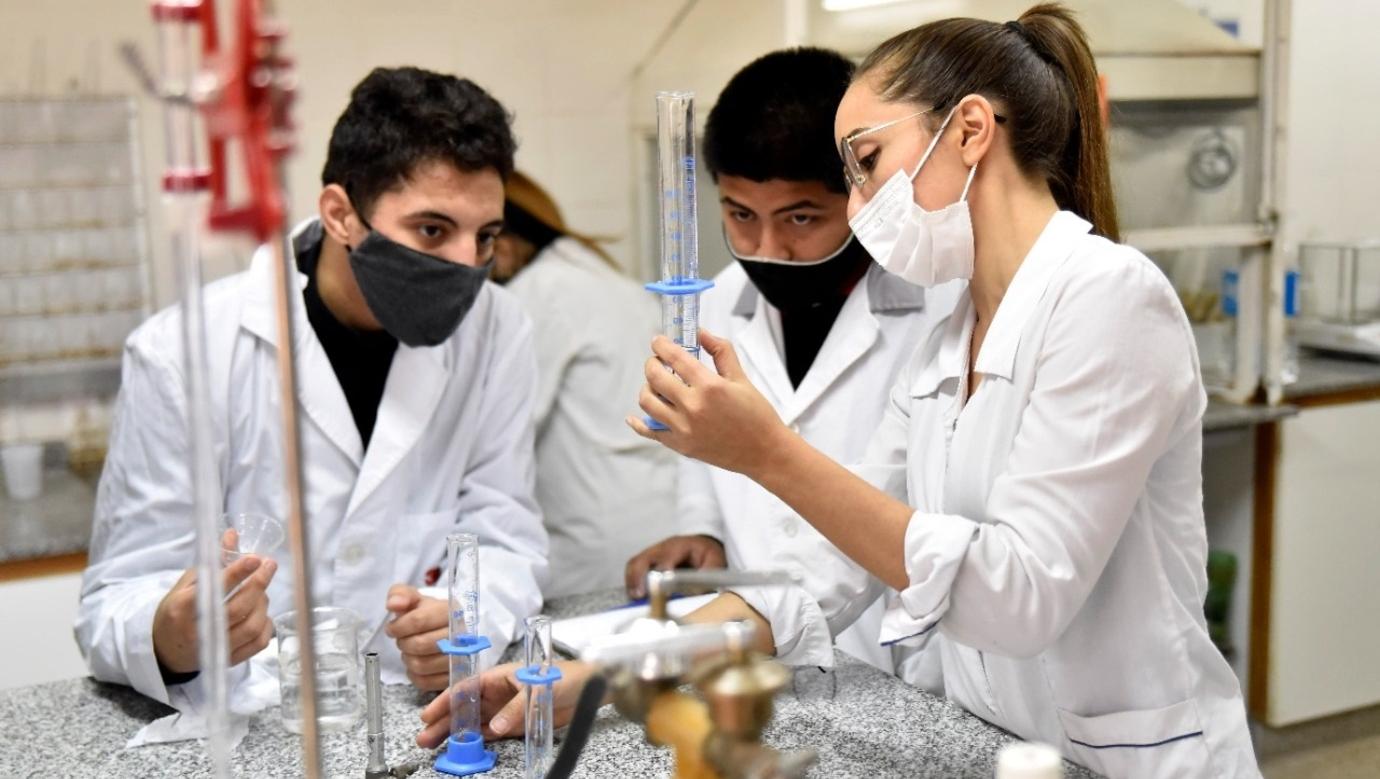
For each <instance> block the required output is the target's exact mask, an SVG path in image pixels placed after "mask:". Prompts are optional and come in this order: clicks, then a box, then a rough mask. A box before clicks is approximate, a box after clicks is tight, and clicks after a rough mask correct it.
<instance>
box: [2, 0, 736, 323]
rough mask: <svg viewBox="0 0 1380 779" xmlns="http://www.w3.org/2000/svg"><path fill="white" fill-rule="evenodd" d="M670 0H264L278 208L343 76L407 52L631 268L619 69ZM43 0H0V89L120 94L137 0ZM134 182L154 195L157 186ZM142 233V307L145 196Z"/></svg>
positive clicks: (217, 260) (330, 118)
mask: <svg viewBox="0 0 1380 779" xmlns="http://www.w3.org/2000/svg"><path fill="white" fill-rule="evenodd" d="M682 2H683V0H396V1H395V2H390V3H380V2H377V0H292V2H284V3H280V4H279V7H280V9H281V11H282V13H283V19H284V21H285V22H286V23H287V24H288V25H289V29H290V35H291V37H290V39H289V48H290V51H291V52H292V54H293V55H294V56H295V57H296V59H297V61H298V63H299V67H300V76H301V82H302V88H301V94H300V99H299V102H298V104H297V106H296V112H295V115H296V118H297V120H298V122H299V125H300V130H299V149H298V151H297V153H296V155H295V156H294V157H293V158H292V159H291V160H290V162H289V165H288V181H289V186H290V191H291V207H292V215H293V217H294V218H302V217H304V216H308V215H311V214H313V213H315V211H316V197H317V194H318V192H319V190H320V185H319V175H320V171H321V164H322V162H323V161H324V157H325V148H326V142H327V139H328V137H329V134H330V130H331V127H332V125H333V124H334V122H335V119H336V117H337V116H338V115H339V113H340V111H341V110H342V109H343V108H344V106H345V103H346V101H347V100H348V97H349V91H350V88H351V87H352V86H354V84H355V83H356V82H358V81H359V79H360V78H362V77H363V76H364V75H365V74H366V73H368V71H369V70H370V69H371V68H372V67H375V66H378V65H403V64H413V65H419V66H422V67H427V68H432V69H436V70H443V71H449V72H453V73H457V74H460V75H463V76H466V77H469V78H471V79H473V80H474V81H476V82H477V83H479V84H480V85H481V86H483V87H485V88H486V89H487V90H489V91H490V92H491V93H493V94H494V95H495V96H496V97H497V98H498V99H499V100H500V101H501V102H502V103H503V104H504V105H505V106H507V108H508V109H509V110H510V111H512V113H513V114H514V117H515V131H516V133H517V136H518V138H519V142H520V144H521V146H520V149H519V152H518V164H519V166H521V167H522V168H523V169H525V170H527V171H528V172H530V173H531V174H533V175H534V176H535V177H536V178H537V179H538V180H539V181H540V182H542V183H543V184H544V185H545V186H547V187H548V188H549V189H550V190H551V191H552V193H553V194H554V195H555V196H556V199H557V201H558V202H559V203H560V205H561V207H562V208H563V209H564V211H565V212H566V217H567V220H568V221H569V222H570V223H571V224H572V226H574V227H575V228H576V229H579V230H582V231H585V232H591V233H599V234H607V235H612V236H617V237H620V238H622V240H620V241H619V242H617V243H615V244H613V245H612V246H611V250H612V252H613V254H614V255H615V256H616V257H617V258H618V259H619V260H620V261H622V262H623V263H624V264H627V265H632V264H633V262H632V261H633V252H634V249H633V248H632V244H633V241H632V233H633V228H632V224H631V220H632V194H631V189H630V185H631V177H632V173H631V159H632V156H631V152H630V137H631V136H630V130H629V126H630V121H629V105H630V103H629V100H630V99H631V97H632V94H631V93H632V89H633V83H634V78H633V69H634V67H635V66H636V65H637V63H638V62H639V61H641V60H643V59H644V58H645V57H646V55H647V53H648V52H649V50H650V49H651V47H652V45H653V42H654V41H655V39H656V38H657V37H658V36H659V35H660V33H661V32H662V31H663V30H664V29H665V28H666V26H667V25H668V23H669V22H670V21H671V20H672V18H673V17H674V16H675V13H676V11H677V10H678V9H679V8H680V7H681V6H682ZM45 5H46V4H42V3H21V2H19V1H18V0H0V18H3V23H0V94H23V93H26V92H28V91H30V90H31V89H37V90H40V91H44V92H48V93H52V92H64V91H68V90H69V89H72V90H96V91H101V92H118V93H131V92H134V91H135V84H134V81H133V79H132V78H131V77H130V76H129V74H128V73H127V72H126V69H125V67H124V65H123V63H122V62H121V61H120V60H119V59H118V57H117V53H116V50H117V46H118V44H119V43H120V42H123V41H127V40H128V41H133V42H135V43H137V44H138V45H139V46H140V47H141V48H142V49H143V51H144V52H145V54H146V55H147V57H148V59H149V60H150V61H152V55H153V53H154V48H153V24H152V22H151V21H150V19H149V16H148V11H147V5H146V4H145V3H144V2H142V1H141V0H64V2H63V13H61V14H54V13H51V12H50V11H49V10H45ZM222 5H227V6H228V5H229V4H228V3H222ZM748 5H749V7H750V6H753V5H756V3H752V4H748ZM742 34H743V33H742V31H741V30H739V31H738V33H737V35H738V36H741V35H742ZM648 99H649V100H650V97H649V98H648ZM141 104H142V110H143V122H142V127H143V136H144V148H145V152H146V154H145V157H146V166H145V167H146V169H145V177H146V180H148V181H155V180H156V178H155V176H156V175H157V174H158V173H159V170H160V166H159V161H158V160H159V157H160V155H161V153H162V148H163V147H162V135H161V129H160V127H159V125H158V118H159V117H158V112H157V108H156V106H155V105H154V104H153V103H152V102H151V101H148V100H142V101H141ZM149 194H150V196H152V198H153V200H152V202H154V203H155V204H156V202H157V201H156V196H157V192H156V191H154V190H153V189H152V188H150V191H149ZM152 230H153V238H154V241H153V248H154V251H155V258H154V259H155V272H154V287H155V289H154V294H155V303H156V304H158V305H163V304H167V303H169V302H171V301H172V299H173V297H174V295H175V288H174V275H173V270H172V267H171V263H170V261H169V258H168V257H167V251H166V249H165V248H164V246H163V243H164V242H163V241H162V240H161V239H160V238H159V236H160V235H162V230H163V225H162V218H161V214H159V213H157V209H156V208H155V209H154V213H153V214H152ZM247 253H248V247H243V246H238V247H233V251H229V250H222V251H220V252H218V253H217V254H216V255H215V256H214V257H212V258H211V260H210V261H209V263H208V264H209V272H210V275H219V274H221V273H225V272H230V271H233V270H235V269H236V268H238V267H240V266H242V265H243V264H244V263H246V262H247V261H248V256H247Z"/></svg>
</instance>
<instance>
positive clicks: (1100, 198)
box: [1017, 3, 1121, 241]
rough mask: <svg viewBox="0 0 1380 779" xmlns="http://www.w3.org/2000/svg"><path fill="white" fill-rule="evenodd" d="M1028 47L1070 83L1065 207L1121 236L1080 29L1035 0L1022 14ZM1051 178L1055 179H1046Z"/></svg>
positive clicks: (1065, 14)
mask: <svg viewBox="0 0 1380 779" xmlns="http://www.w3.org/2000/svg"><path fill="white" fill-rule="evenodd" d="M1017 24H1019V25H1020V26H1021V27H1023V28H1024V30H1025V33H1026V34H1027V36H1028V37H1029V40H1030V43H1031V46H1033V47H1034V48H1035V51H1036V53H1037V54H1039V55H1040V57H1041V58H1042V59H1045V60H1047V61H1051V62H1053V63H1054V64H1055V65H1056V66H1057V67H1058V68H1059V70H1060V71H1062V72H1063V74H1064V76H1065V77H1066V78H1067V79H1068V81H1069V85H1070V86H1072V87H1073V107H1074V120H1075V121H1074V129H1073V132H1071V133H1069V138H1068V141H1067V142H1066V144H1065V146H1064V153H1063V155H1062V161H1063V165H1062V166H1061V167H1062V170H1063V172H1064V174H1065V175H1064V176H1062V177H1061V178H1062V179H1063V181H1060V182H1059V184H1060V186H1062V187H1065V188H1066V190H1067V191H1066V192H1064V193H1063V195H1064V196H1063V198H1056V199H1061V200H1063V201H1065V202H1067V203H1068V204H1069V206H1068V208H1069V210H1071V211H1073V212H1075V213H1077V214H1078V215H1079V216H1081V217H1083V218H1084V219H1086V220H1088V221H1089V222H1091V223H1092V225H1093V229H1094V230H1096V231H1097V233H1098V234H1099V235H1103V236H1106V237H1107V238H1110V239H1112V240H1113V241H1118V240H1120V239H1121V236H1120V229H1119V228H1118V226H1117V216H1116V199H1115V198H1114V197H1113V195H1112V173H1111V166H1110V164H1109V163H1108V159H1107V158H1108V154H1107V128H1106V127H1104V126H1103V125H1102V106H1101V104H1100V101H1099V99H1098V88H1097V64H1096V62H1095V61H1094V60H1093V53H1092V49H1091V48H1090V47H1089V46H1088V39H1087V37H1086V36H1085V35H1084V33H1083V28H1082V27H1081V26H1079V24H1078V22H1077V21H1076V20H1075V19H1074V18H1073V14H1072V13H1070V12H1069V11H1068V10H1067V9H1065V8H1064V7H1063V6H1060V5H1057V4H1054V3H1045V4H1042V5H1037V6H1035V7H1034V8H1031V9H1030V10H1028V11H1026V12H1025V13H1023V14H1021V18H1020V21H1019V22H1017ZM1051 183H1054V182H1051Z"/></svg>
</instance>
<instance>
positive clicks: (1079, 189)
mask: <svg viewBox="0 0 1380 779" xmlns="http://www.w3.org/2000/svg"><path fill="white" fill-rule="evenodd" d="M864 76H869V77H872V78H874V79H876V80H877V82H878V83H879V84H880V85H881V94H882V97H883V98H884V99H887V100H904V101H908V102H913V103H917V104H920V105H928V106H930V107H931V108H933V109H935V112H936V113H940V114H942V113H944V112H945V111H947V109H949V108H950V107H952V106H953V105H956V104H957V103H958V101H959V100H962V99H963V98H964V97H965V96H967V95H970V94H980V95H983V96H985V97H987V98H988V99H989V100H993V101H997V102H1000V103H1001V104H1002V105H1003V113H1004V115H1005V116H1006V117H1007V120H1008V121H1007V125H1006V126H1007V128H1008V130H1009V133H1010V137H1011V152H1012V155H1013V156H1014V157H1015V160H1016V164H1017V165H1018V166H1020V168H1021V170H1023V171H1025V172H1027V173H1033V174H1037V175H1039V176H1041V177H1043V178H1044V180H1045V181H1046V182H1047V183H1048V185H1049V188H1050V192H1051V194H1053V196H1054V200H1055V202H1056V203H1057V204H1058V205H1059V207H1060V208H1063V209H1067V210H1069V211H1072V212H1074V213H1075V214H1078V215H1079V216H1080V217H1082V218H1084V219H1086V220H1087V221H1088V222H1090V223H1092V226H1093V231H1094V232H1095V233H1097V234H1098V235H1102V236H1105V237H1107V238H1110V239H1111V240H1113V241H1117V240H1120V235H1121V233H1120V229H1119V228H1118V226H1117V216H1116V202H1115V199H1114V198H1113V194H1112V180H1111V171H1110V165H1109V163H1108V160H1107V135H1106V128H1105V127H1104V126H1103V123H1102V112H1101V107H1100V105H1099V101H1098V78H1097V66H1096V64H1095V63H1094V60H1093V55H1092V49H1091V47H1089V46H1088V40H1087V36H1086V35H1085V34H1084V33H1083V28H1082V27H1081V26H1080V25H1079V24H1078V22H1077V20H1076V19H1075V18H1074V16H1073V14H1072V13H1071V12H1070V11H1069V10H1068V9H1066V8H1064V7H1063V6H1062V5H1059V4H1058V3H1044V4H1041V5H1037V6H1035V7H1034V8H1031V9H1030V10H1028V11H1026V12H1025V13H1023V14H1021V17H1020V20H1019V21H1015V22H1007V23H1005V24H999V23H997V22H989V21H983V20H980V19H944V20H941V21H938V22H932V23H930V24H926V25H922V26H920V27H916V28H915V29H913V30H909V31H907V32H904V33H901V34H900V35H897V36H895V37H893V38H891V39H890V40H888V41H886V42H885V43H883V44H882V45H881V46H878V47H877V48H876V50H874V51H873V52H872V53H871V54H869V55H868V56H867V58H866V59H865V60H863V63H862V65H860V66H859V67H858V70H857V73H856V74H855V75H854V80H855V81H856V80H860V79H862V78H863V77H864Z"/></svg>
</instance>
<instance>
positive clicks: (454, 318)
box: [345, 225, 492, 346]
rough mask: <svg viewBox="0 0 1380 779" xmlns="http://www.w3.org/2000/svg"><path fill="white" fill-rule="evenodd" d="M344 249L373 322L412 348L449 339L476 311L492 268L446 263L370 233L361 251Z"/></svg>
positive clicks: (371, 231)
mask: <svg viewBox="0 0 1380 779" xmlns="http://www.w3.org/2000/svg"><path fill="white" fill-rule="evenodd" d="M366 226H367V225H366ZM345 248H346V249H348V250H349V252H350V269H351V270H353V271H354V273H355V281H356V282H357V283H358V284H359V290H360V292H362V293H363V294H364V302H365V303H368V304H369V310H370V311H371V312H373V314H374V318H375V319H377V320H379V324H380V325H383V329H384V330H386V331H387V332H388V333H389V334H390V335H392V336H393V337H394V338H396V339H398V340H399V341H402V342H403V343H405V344H407V345H408V346H436V345H437V344H439V343H442V342H443V341H445V340H446V339H447V338H450V336H451V334H453V333H454V332H455V330H456V328H458V327H460V322H461V320H463V319H464V318H465V315H466V314H468V313H469V311H470V308H471V307H473V306H474V301H475V299H476V298H477V297H479V290H480V289H481V288H483V286H484V280H485V279H487V278H488V277H489V265H491V264H492V263H485V264H483V265H480V266H471V265H461V264H460V263H456V262H447V261H445V260H442V259H440V258H438V257H433V256H431V255H430V254H426V253H424V252H419V251H417V250H416V249H411V248H409V247H406V246H403V245H402V244H400V243H398V242H396V241H393V240H391V239H389V238H388V237H387V236H385V235H383V234H382V233H380V232H378V231H377V230H373V229H372V228H371V229H370V231H369V236H368V237H367V238H365V239H364V240H363V241H361V242H360V244H359V245H358V246H356V247H354V248H353V249H351V248H350V247H348V246H347V247H345Z"/></svg>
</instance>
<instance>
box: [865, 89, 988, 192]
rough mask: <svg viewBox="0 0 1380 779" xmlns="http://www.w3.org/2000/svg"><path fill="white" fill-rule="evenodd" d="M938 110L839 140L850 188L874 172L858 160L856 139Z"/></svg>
mask: <svg viewBox="0 0 1380 779" xmlns="http://www.w3.org/2000/svg"><path fill="white" fill-rule="evenodd" d="M938 110H939V109H938V108H931V109H929V110H928V111H916V112H915V113H913V114H907V115H906V116H902V117H900V118H899V119H892V120H891V121H889V122H882V123H881V124H878V125H873V126H872V127H863V128H860V129H857V130H854V131H853V132H851V133H849V134H847V135H845V136H844V137H843V139H842V140H840V141H839V157H841V158H843V180H844V183H846V184H847V185H848V187H849V189H853V188H861V187H862V186H863V185H865V184H867V181H868V179H869V178H871V176H872V172H871V171H869V170H866V169H865V168H863V166H862V163H861V162H859V161H858V155H857V154H856V153H855V152H854V151H853V142H854V141H856V140H858V139H859V138H862V137H863V136H865V135H871V134H873V133H876V132H881V131H882V130H885V129H887V128H888V127H893V126H895V125H898V124H900V123H901V122H904V121H906V120H909V119H914V118H915V117H917V116H924V115H925V114H932V113H934V112H935V111H938ZM993 118H994V119H996V120H997V124H1002V123H1004V122H1005V121H1006V117H1004V116H1002V115H1001V114H993Z"/></svg>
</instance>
